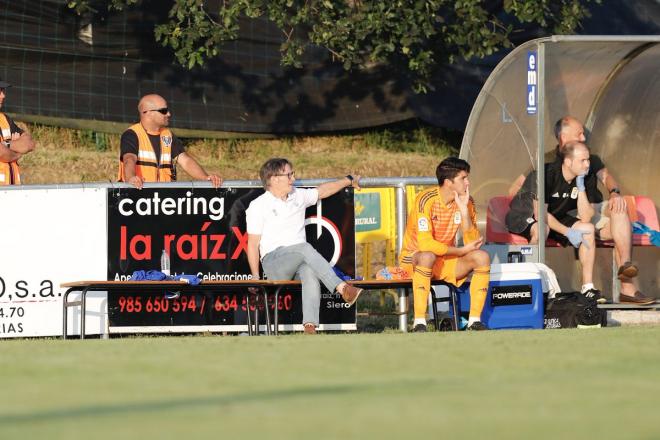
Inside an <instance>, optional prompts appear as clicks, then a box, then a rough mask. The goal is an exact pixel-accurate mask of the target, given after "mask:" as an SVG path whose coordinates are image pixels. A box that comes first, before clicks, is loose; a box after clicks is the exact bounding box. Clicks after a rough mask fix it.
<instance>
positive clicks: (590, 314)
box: [543, 292, 607, 328]
mask: <svg viewBox="0 0 660 440" xmlns="http://www.w3.org/2000/svg"><path fill="white" fill-rule="evenodd" d="M605 326H607V312H606V311H605V310H604V309H599V308H598V305H597V303H596V300H594V299H593V298H587V297H585V296H584V295H582V294H581V293H580V292H563V293H558V294H557V295H556V296H555V298H553V299H550V300H549V301H548V303H547V305H546V307H545V319H544V320H543V327H544V328H576V327H580V328H590V327H591V328H597V327H605Z"/></svg>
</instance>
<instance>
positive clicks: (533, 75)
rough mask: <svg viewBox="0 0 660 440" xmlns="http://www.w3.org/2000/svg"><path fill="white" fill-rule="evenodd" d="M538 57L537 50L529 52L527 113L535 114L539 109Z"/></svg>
mask: <svg viewBox="0 0 660 440" xmlns="http://www.w3.org/2000/svg"><path fill="white" fill-rule="evenodd" d="M537 61H538V59H537V57H536V51H529V52H527V114H528V115H535V114H536V111H537V105H538V104H537V92H538V91H537V86H538V75H537V68H538V65H537Z"/></svg>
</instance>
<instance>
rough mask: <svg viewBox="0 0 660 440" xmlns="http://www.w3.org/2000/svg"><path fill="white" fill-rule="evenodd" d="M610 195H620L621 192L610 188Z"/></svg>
mask: <svg viewBox="0 0 660 440" xmlns="http://www.w3.org/2000/svg"><path fill="white" fill-rule="evenodd" d="M612 193H617V194H619V195H621V190H620V189H619V188H612V189H611V190H610V194H612Z"/></svg>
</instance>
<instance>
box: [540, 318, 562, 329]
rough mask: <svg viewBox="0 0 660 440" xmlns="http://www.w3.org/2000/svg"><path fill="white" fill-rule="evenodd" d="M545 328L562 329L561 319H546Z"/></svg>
mask: <svg viewBox="0 0 660 440" xmlns="http://www.w3.org/2000/svg"><path fill="white" fill-rule="evenodd" d="M543 328H561V322H560V321H559V318H550V319H548V318H544V319H543Z"/></svg>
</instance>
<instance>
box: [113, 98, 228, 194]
mask: <svg viewBox="0 0 660 440" xmlns="http://www.w3.org/2000/svg"><path fill="white" fill-rule="evenodd" d="M138 114H139V116H140V122H138V123H137V124H134V125H132V126H131V127H129V128H128V130H126V131H125V132H124V133H123V134H122V135H121V143H120V163H119V179H118V180H119V181H120V182H127V183H130V184H131V185H133V186H135V187H136V188H138V189H141V188H142V186H143V184H144V182H172V181H175V180H176V163H177V162H178V164H179V165H181V168H183V169H184V171H185V172H186V173H188V174H189V175H190V176H191V177H192V178H193V179H197V180H207V181H209V182H211V185H213V187H214V188H218V187H220V185H222V178H221V177H220V176H218V175H216V174H208V173H207V172H206V171H204V169H203V168H202V167H201V165H199V163H197V161H196V160H195V159H194V158H193V157H192V156H189V155H188V154H186V152H185V150H184V147H183V144H182V143H181V140H179V138H177V137H176V136H174V134H172V132H171V131H170V129H169V128H167V127H168V125H169V124H170V116H171V115H172V114H171V113H170V109H169V108H168V107H167V101H165V99H164V98H163V97H162V96H159V95H145V96H143V97H142V99H140V102H139V103H138Z"/></svg>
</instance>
